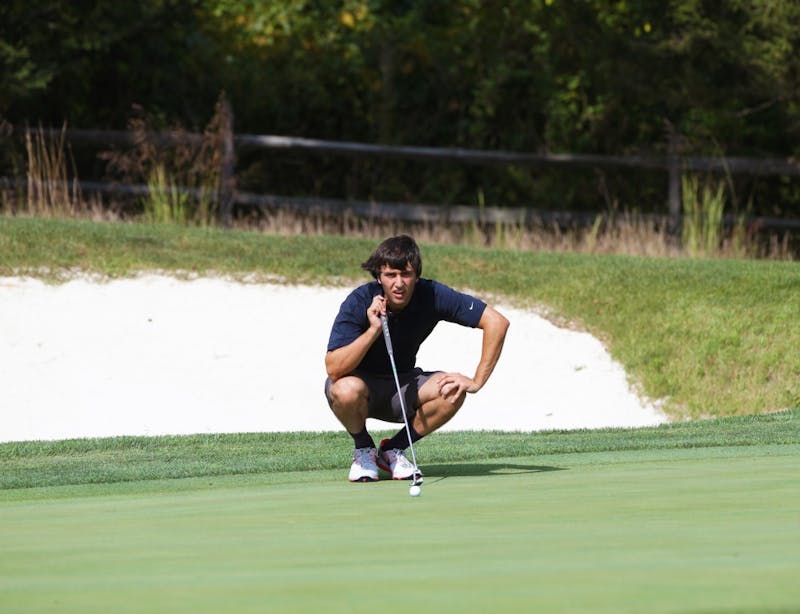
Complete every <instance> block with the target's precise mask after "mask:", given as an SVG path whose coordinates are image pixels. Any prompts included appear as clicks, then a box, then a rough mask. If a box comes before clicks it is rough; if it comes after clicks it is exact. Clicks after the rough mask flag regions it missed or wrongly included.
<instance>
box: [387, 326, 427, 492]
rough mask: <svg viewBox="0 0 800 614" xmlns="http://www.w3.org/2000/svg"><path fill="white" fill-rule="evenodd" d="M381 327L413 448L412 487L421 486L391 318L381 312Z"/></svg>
mask: <svg viewBox="0 0 800 614" xmlns="http://www.w3.org/2000/svg"><path fill="white" fill-rule="evenodd" d="M381 328H383V339H384V341H386V351H387V352H388V353H389V362H391V364H392V374H394V383H395V385H396V386H397V395H398V396H399V397H400V409H401V411H402V412H403V423H404V424H405V425H406V434H407V435H408V447H409V448H411V462H413V463H414V477H413V478H412V482H411V487H412V488H413V487H414V486H419V485H420V484H422V473H421V472H420V470H419V465H417V455H416V454H414V444H413V443H411V429H410V428H409V426H408V416H407V415H406V403H405V400H404V399H403V391H402V390H401V389H400V378H398V377H397V366H396V365H395V364H394V350H393V349H392V337H391V335H389V319H388V318H387V317H386V314H381Z"/></svg>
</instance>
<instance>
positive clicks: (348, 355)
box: [325, 327, 381, 381]
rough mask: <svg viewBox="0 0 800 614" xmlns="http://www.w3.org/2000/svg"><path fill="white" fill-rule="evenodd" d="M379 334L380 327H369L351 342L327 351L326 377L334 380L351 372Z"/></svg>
mask: <svg viewBox="0 0 800 614" xmlns="http://www.w3.org/2000/svg"><path fill="white" fill-rule="evenodd" d="M380 334H381V329H380V328H377V329H376V328H373V327H370V328H368V329H367V330H365V331H364V332H363V333H362V334H361V336H360V337H358V339H356V340H355V341H353V342H352V343H350V344H348V345H345V346H343V347H340V348H337V349H335V350H332V351H330V352H328V353H327V354H326V355H325V370H326V371H327V372H328V377H330V378H331V379H332V380H333V381H336V380H337V379H339V378H341V377H344V376H345V375H347V374H348V373H352V371H353V370H354V369H355V368H356V367H357V366H358V365H359V364H360V363H361V361H362V360H363V359H364V356H366V354H367V352H368V351H369V348H371V347H372V344H373V343H375V340H376V339H377V338H378V337H379V336H380Z"/></svg>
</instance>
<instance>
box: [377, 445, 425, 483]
mask: <svg viewBox="0 0 800 614" xmlns="http://www.w3.org/2000/svg"><path fill="white" fill-rule="evenodd" d="M378 466H379V467H380V468H381V469H383V470H384V471H387V472H388V473H391V474H392V479H393V480H410V479H412V478H414V474H415V473H416V475H417V476H418V477H419V481H420V482H421V481H422V472H421V471H420V470H419V469H415V468H414V464H413V463H412V462H411V461H410V460H408V458H407V457H406V455H405V453H404V452H403V451H402V450H400V449H399V448H394V449H391V450H382V451H381V452H380V453H379V454H378Z"/></svg>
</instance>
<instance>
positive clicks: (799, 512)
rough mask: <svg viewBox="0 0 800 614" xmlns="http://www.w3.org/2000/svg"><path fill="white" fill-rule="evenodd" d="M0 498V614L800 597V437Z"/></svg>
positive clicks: (455, 608) (777, 604)
mask: <svg viewBox="0 0 800 614" xmlns="http://www.w3.org/2000/svg"><path fill="white" fill-rule="evenodd" d="M420 461H421V465H422V467H423V469H424V470H425V472H426V478H425V483H424V485H423V488H422V496H421V497H419V498H412V497H410V496H409V495H408V484H407V483H405V482H391V481H384V482H379V483H375V484H349V483H348V482H346V480H345V475H346V468H343V469H342V470H340V471H318V472H299V473H290V474H280V475H272V476H268V475H255V476H249V477H224V478H205V479H201V478H196V479H192V480H173V481H162V482H158V483H154V482H135V483H127V484H115V485H98V486H78V487H74V486H73V487H53V488H41V489H27V490H17V491H5V492H3V493H0V550H2V557H1V558H0V611H2V612H115V613H118V612H142V611H148V612H152V611H163V612H178V611H184V612H222V611H230V612H267V611H275V612H316V611H320V612H321V611H324V612H375V611H379V610H382V609H388V610H409V609H410V610H412V611H424V612H488V611H494V612H500V611H502V612H522V611H528V612H531V611H581V610H583V611H593V612H597V611H608V612H620V611H635V612H645V611H647V612H652V611H687V610H691V611H718V610H729V609H735V610H738V611H759V610H772V611H774V610H779V609H787V610H788V609H793V608H796V607H797V606H798V604H800V583H798V582H797V577H798V573H800V488H798V476H800V445H774V446H742V447H720V448H700V449H688V450H687V449H684V450H648V451H638V452H607V453H583V454H560V455H548V456H542V457H538V458H537V457H531V458H513V459H500V460H491V461H480V462H464V463H460V464H439V465H427V466H426V465H425V464H424V459H420Z"/></svg>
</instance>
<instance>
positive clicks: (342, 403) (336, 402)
mask: <svg viewBox="0 0 800 614" xmlns="http://www.w3.org/2000/svg"><path fill="white" fill-rule="evenodd" d="M328 396H329V397H330V400H331V403H332V404H333V407H334V409H336V408H340V409H344V408H350V407H358V406H362V405H364V404H365V403H366V402H367V398H368V392H367V386H366V384H364V380H362V379H360V378H358V377H342V378H340V379H338V380H336V381H335V382H333V383H332V384H331V386H330V388H329V389H328Z"/></svg>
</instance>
